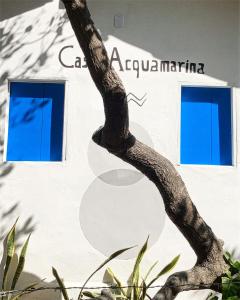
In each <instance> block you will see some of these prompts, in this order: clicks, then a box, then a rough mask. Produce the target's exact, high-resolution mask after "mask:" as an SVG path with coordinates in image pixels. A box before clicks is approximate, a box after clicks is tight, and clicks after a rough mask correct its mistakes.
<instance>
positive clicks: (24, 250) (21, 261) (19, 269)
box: [11, 234, 31, 290]
mask: <svg viewBox="0 0 240 300" xmlns="http://www.w3.org/2000/svg"><path fill="white" fill-rule="evenodd" d="M30 236H31V234H29V236H28V238H27V240H26V241H25V243H24V245H23V247H22V250H21V254H20V257H19V262H18V265H17V269H16V272H15V274H14V277H13V281H12V285H11V290H14V288H15V286H16V284H17V282H18V279H19V277H20V275H21V273H22V271H23V268H24V264H25V257H26V253H27V248H28V243H29V239H30Z"/></svg>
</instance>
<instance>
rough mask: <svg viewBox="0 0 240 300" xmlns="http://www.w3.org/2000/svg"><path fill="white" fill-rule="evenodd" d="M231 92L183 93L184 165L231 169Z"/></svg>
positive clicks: (195, 90)
mask: <svg viewBox="0 0 240 300" xmlns="http://www.w3.org/2000/svg"><path fill="white" fill-rule="evenodd" d="M231 102H232V101H231V88H227V87H189V86H188V87H187V86H183V87H182V91H181V164H203V165H232V104H231Z"/></svg>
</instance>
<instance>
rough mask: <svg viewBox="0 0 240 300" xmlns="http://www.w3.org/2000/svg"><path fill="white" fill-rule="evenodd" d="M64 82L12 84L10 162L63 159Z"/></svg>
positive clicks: (9, 128)
mask: <svg viewBox="0 0 240 300" xmlns="http://www.w3.org/2000/svg"><path fill="white" fill-rule="evenodd" d="M63 114H64V85H63V84H54V83H23V82H14V83H11V86H10V107H9V127H8V146H7V160H8V161H61V160H62V141H63Z"/></svg>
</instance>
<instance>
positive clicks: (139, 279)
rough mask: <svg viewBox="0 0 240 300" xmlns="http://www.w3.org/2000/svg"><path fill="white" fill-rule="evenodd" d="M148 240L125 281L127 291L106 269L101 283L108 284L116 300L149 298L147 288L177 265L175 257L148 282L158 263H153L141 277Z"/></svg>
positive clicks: (177, 258) (142, 299)
mask: <svg viewBox="0 0 240 300" xmlns="http://www.w3.org/2000/svg"><path fill="white" fill-rule="evenodd" d="M147 247H148V239H147V241H146V242H145V244H144V245H143V247H142V248H141V250H140V251H139V253H138V256H137V258H136V261H135V264H134V267H133V271H132V273H131V275H130V277H129V279H128V281H127V286H128V287H127V290H125V289H124V287H123V285H122V284H121V281H120V280H119V279H118V278H117V276H116V275H115V274H114V273H113V272H112V270H111V269H110V268H108V269H107V270H106V272H105V275H104V280H103V282H104V283H106V284H108V286H109V288H110V290H111V292H112V294H113V296H114V297H115V298H118V299H127V300H144V299H145V298H146V297H148V298H150V297H149V295H148V290H149V288H151V287H152V285H153V284H154V283H155V282H156V281H157V280H158V279H159V278H160V277H161V276H163V275H165V274H167V273H168V272H170V271H171V270H172V269H173V268H174V267H175V266H176V264H177V262H178V260H179V258H180V255H178V256H176V257H175V258H174V259H173V260H172V261H171V262H170V263H169V264H167V265H166V266H165V267H164V268H163V269H162V270H161V271H160V272H159V273H157V275H156V276H155V277H153V278H152V279H151V280H149V281H148V278H149V276H150V275H151V273H152V271H153V269H154V268H155V267H156V265H157V264H158V262H155V263H154V264H153V265H152V266H151V267H150V268H149V270H148V272H147V273H146V274H145V275H144V276H142V275H141V273H140V267H141V262H142V260H143V257H144V254H145V253H146V251H147ZM85 296H87V295H85Z"/></svg>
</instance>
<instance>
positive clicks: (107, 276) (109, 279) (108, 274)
mask: <svg viewBox="0 0 240 300" xmlns="http://www.w3.org/2000/svg"><path fill="white" fill-rule="evenodd" d="M103 283H106V284H108V285H110V286H115V287H117V288H118V289H117V291H119V292H120V294H122V295H123V296H125V297H126V292H125V291H124V288H123V287H122V283H121V281H120V280H119V279H118V278H117V276H116V275H115V274H114V273H113V271H112V270H111V269H110V268H107V270H106V271H105V273H104V277H103Z"/></svg>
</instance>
